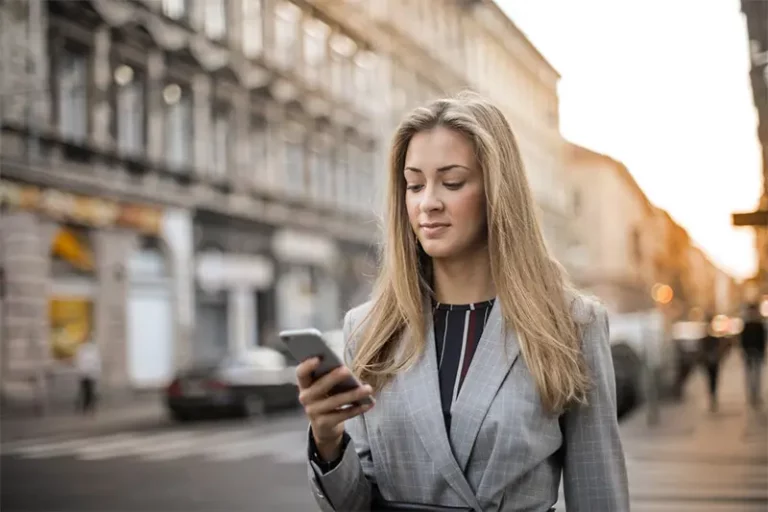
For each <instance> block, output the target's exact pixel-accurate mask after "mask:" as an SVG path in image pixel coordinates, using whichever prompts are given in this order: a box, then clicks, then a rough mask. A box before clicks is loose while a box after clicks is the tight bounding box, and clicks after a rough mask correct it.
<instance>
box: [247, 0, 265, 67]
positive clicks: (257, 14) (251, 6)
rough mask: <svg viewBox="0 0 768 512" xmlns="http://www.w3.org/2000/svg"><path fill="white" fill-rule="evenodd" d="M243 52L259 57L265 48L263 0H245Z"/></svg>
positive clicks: (251, 56)
mask: <svg viewBox="0 0 768 512" xmlns="http://www.w3.org/2000/svg"><path fill="white" fill-rule="evenodd" d="M242 42H243V53H244V54H245V56H246V57H248V58H253V57H258V56H259V55H261V52H262V51H263V50H264V15H263V4H262V1H261V0H243V38H242Z"/></svg>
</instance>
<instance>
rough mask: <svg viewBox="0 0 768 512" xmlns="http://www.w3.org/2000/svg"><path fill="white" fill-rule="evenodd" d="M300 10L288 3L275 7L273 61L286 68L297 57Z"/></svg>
mask: <svg viewBox="0 0 768 512" xmlns="http://www.w3.org/2000/svg"><path fill="white" fill-rule="evenodd" d="M300 18H301V9H299V8H298V7H297V6H296V5H294V4H292V3H290V2H281V3H279V4H278V5H277V6H276V7H275V60H276V61H277V64H278V65H280V66H282V67H284V68H287V67H290V66H293V65H294V64H295V62H296V61H297V60H298V57H299V41H298V39H299V37H298V36H299V20H300Z"/></svg>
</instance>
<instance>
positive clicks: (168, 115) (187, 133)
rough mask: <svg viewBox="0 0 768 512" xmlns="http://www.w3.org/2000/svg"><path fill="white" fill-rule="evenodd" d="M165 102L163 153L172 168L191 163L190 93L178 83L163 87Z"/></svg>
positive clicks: (189, 165) (182, 166)
mask: <svg viewBox="0 0 768 512" xmlns="http://www.w3.org/2000/svg"><path fill="white" fill-rule="evenodd" d="M163 102H164V103H165V152H166V153H165V155H166V159H167V161H168V165H169V166H171V167H174V168H184V167H191V165H192V136H193V133H192V129H193V124H194V123H193V117H192V95H191V93H190V91H189V89H185V88H183V87H181V86H180V85H179V84H168V85H167V86H165V88H164V89H163Z"/></svg>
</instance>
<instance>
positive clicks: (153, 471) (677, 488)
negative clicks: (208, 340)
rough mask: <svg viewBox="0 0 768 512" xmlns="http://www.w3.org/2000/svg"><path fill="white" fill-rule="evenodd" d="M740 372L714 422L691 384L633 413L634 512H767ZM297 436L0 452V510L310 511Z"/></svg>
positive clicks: (734, 369)
mask: <svg viewBox="0 0 768 512" xmlns="http://www.w3.org/2000/svg"><path fill="white" fill-rule="evenodd" d="M739 363H740V361H739V360H738V359H737V358H735V357H732V358H730V359H729V361H728V362H727V364H726V369H725V370H724V375H723V389H722V397H721V409H720V411H719V412H718V413H716V414H710V413H708V412H707V411H706V407H705V403H704V401H703V400H704V397H703V396H702V394H701V390H702V389H703V386H702V384H703V382H701V380H700V378H699V376H698V375H696V376H694V378H693V380H692V382H691V383H690V386H689V391H690V392H689V393H688V397H687V399H686V402H685V403H684V404H682V405H670V406H665V407H664V408H663V409H662V411H661V423H660V425H659V426H658V427H655V428H649V427H648V426H647V425H646V421H645V414H644V412H643V411H639V412H638V413H637V414H635V415H634V416H632V417H630V418H629V420H628V421H626V422H624V423H623V424H622V435H623V438H624V442H625V451H626V453H627V466H628V470H629V474H630V482H631V496H632V502H633V506H632V510H633V511H636V512H646V511H647V512H658V511H668V512H672V511H674V512H686V511H694V510H695V511H698V512H752V511H754V512H757V511H765V510H766V509H768V440H767V437H766V422H765V416H764V415H762V414H760V415H757V414H747V413H746V411H745V410H744V406H743V398H742V395H743V393H742V390H741V383H742V380H741V377H742V375H741V371H740V364H739ZM305 436H306V422H305V420H304V419H303V417H302V416H301V415H300V414H298V413H294V412H291V413H287V414H282V415H280V416H277V417H271V418H268V419H264V420H254V421H252V422H243V421H218V422H205V423H199V424H191V425H174V424H169V423H162V424H159V425H157V426H154V427H153V426H142V427H140V428H133V429H126V430H116V431H114V432H110V433H96V434H88V435H82V436H77V435H74V436H73V435H67V436H64V437H61V438H59V437H57V436H45V437H35V438H31V439H26V440H18V439H17V440H13V441H8V442H4V443H3V444H2V464H3V466H2V470H3V471H2V510H5V511H53V510H57V511H79V510H93V511H106V510H109V511H116V510H124V511H138V510H157V511H159V510H163V511H166V510H167V511H172V510H185V511H206V512H208V511H213V510H222V511H224V510H226V511H241V510H242V511H249V512H253V511H283V510H284V511H297V510H307V511H310V510H315V507H314V504H313V501H312V497H311V495H310V493H309V490H308V487H307V485H306V467H305V465H304V464H305V454H306V448H305V440H306V438H305ZM558 510H562V504H558Z"/></svg>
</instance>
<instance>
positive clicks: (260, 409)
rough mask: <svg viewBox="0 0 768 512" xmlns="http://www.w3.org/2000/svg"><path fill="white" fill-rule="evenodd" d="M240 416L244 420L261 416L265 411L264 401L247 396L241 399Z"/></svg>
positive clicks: (256, 397) (253, 396)
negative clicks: (244, 418)
mask: <svg viewBox="0 0 768 512" xmlns="http://www.w3.org/2000/svg"><path fill="white" fill-rule="evenodd" d="M241 410H242V414H243V416H244V417H246V418H257V417H259V416H263V415H264V413H265V412H266V410H267V406H266V403H265V402H264V399H263V398H261V397H260V396H256V395H248V396H245V397H243V401H242V404H241Z"/></svg>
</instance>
